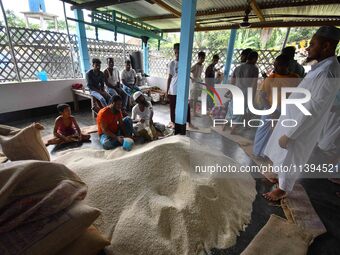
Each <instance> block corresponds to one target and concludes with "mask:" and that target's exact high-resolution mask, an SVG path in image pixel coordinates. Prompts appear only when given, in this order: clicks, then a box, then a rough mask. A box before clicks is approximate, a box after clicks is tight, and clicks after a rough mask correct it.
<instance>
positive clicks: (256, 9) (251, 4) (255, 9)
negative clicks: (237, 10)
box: [250, 0, 266, 22]
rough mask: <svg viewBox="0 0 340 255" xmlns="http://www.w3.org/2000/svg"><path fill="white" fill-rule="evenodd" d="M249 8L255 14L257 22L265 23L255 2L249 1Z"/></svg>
mask: <svg viewBox="0 0 340 255" xmlns="http://www.w3.org/2000/svg"><path fill="white" fill-rule="evenodd" d="M250 7H251V9H252V10H253V11H254V12H255V14H256V16H257V17H258V18H259V20H260V21H261V22H264V21H266V19H265V18H264V16H263V13H262V11H261V9H260V8H259V6H258V5H257V3H256V0H251V1H250Z"/></svg>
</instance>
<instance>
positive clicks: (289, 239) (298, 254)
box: [241, 214, 312, 255]
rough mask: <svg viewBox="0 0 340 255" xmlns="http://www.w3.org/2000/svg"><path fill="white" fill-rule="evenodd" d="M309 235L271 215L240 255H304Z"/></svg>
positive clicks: (309, 239)
mask: <svg viewBox="0 0 340 255" xmlns="http://www.w3.org/2000/svg"><path fill="white" fill-rule="evenodd" d="M311 239H312V237H311V235H310V234H308V233H305V232H304V231H303V230H302V229H301V228H299V226H297V225H296V224H293V223H290V222H288V221H287V220H286V219H283V218H281V217H279V216H277V215H274V214H272V215H271V216H270V218H269V220H268V222H267V223H266V225H265V226H264V227H263V228H262V229H261V230H260V231H259V233H257V235H256V236H255V237H254V239H253V240H252V241H251V242H250V244H249V245H248V247H247V248H246V249H245V250H244V251H243V252H242V253H241V255H282V254H289V255H306V254H307V250H308V246H309V244H310V242H311Z"/></svg>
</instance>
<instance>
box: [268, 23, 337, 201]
mask: <svg viewBox="0 0 340 255" xmlns="http://www.w3.org/2000/svg"><path fill="white" fill-rule="evenodd" d="M339 40H340V29H338V28H336V27H330V26H324V27H321V28H319V29H318V31H317V32H316V33H315V34H314V36H313V37H312V39H311V41H310V45H309V47H308V48H307V52H308V58H307V60H317V61H318V63H317V64H315V65H313V66H312V69H311V71H310V72H309V73H308V74H307V75H306V77H305V78H304V79H303V80H302V81H301V83H300V84H299V86H298V88H304V89H307V90H309V91H310V93H311V99H310V100H309V101H308V102H307V103H305V104H304V105H303V106H304V108H305V109H307V111H309V112H310V113H311V114H312V115H305V114H304V113H303V112H302V111H301V110H300V109H298V108H297V107H296V105H293V104H288V105H287V106H286V115H281V117H280V119H279V121H278V123H277V125H276V126H275V129H274V131H273V133H272V135H271V137H270V139H269V141H268V145H267V147H266V149H265V151H264V154H265V155H267V156H268V157H269V158H270V159H271V161H272V162H273V167H275V168H276V169H280V168H281V171H279V172H278V184H279V187H278V188H276V189H274V190H273V191H271V192H268V193H265V194H263V196H264V197H265V198H266V199H268V200H270V201H278V200H280V199H282V198H284V197H285V196H286V195H287V193H288V192H290V191H292V189H293V187H294V184H295V181H296V179H297V178H298V177H299V172H300V169H303V168H304V167H305V166H306V163H307V162H308V159H309V157H310V156H311V154H312V151H313V149H314V147H315V145H316V143H317V141H318V139H319V137H320V134H321V131H322V129H323V126H324V125H325V123H326V121H327V117H328V114H327V113H328V112H329V111H330V109H331V107H332V105H333V103H334V100H335V96H336V93H337V91H338V89H339V88H340V83H339V78H340V64H339V62H338V61H337V59H336V57H335V49H336V46H337V44H338V42H339ZM297 98H301V94H300V93H292V94H291V95H290V97H289V99H297ZM281 110H282V109H281ZM291 119H293V120H295V121H296V122H297V125H296V126H294V127H293V126H291V127H287V126H283V122H282V121H285V120H291ZM307 167H308V165H307ZM283 168H285V171H282V169H283ZM286 170H289V171H286Z"/></svg>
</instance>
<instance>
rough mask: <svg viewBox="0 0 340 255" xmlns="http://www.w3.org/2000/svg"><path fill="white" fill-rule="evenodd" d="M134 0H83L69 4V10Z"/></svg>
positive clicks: (95, 7)
mask: <svg viewBox="0 0 340 255" xmlns="http://www.w3.org/2000/svg"><path fill="white" fill-rule="evenodd" d="M63 1H64V0H63ZM136 1H137V0H96V1H92V2H85V3H82V4H77V5H75V4H73V6H71V10H74V9H87V10H95V9H97V8H102V7H106V6H111V5H116V4H123V3H129V2H136Z"/></svg>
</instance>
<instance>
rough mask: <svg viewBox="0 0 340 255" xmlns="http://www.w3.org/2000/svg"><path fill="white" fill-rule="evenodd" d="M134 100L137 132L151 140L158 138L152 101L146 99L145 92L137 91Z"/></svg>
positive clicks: (133, 115)
mask: <svg viewBox="0 0 340 255" xmlns="http://www.w3.org/2000/svg"><path fill="white" fill-rule="evenodd" d="M133 100H134V101H135V102H136V105H135V106H134V107H133V108H132V116H131V118H132V121H133V123H136V124H135V127H134V129H135V133H136V134H137V135H138V136H140V137H143V138H144V139H145V140H147V141H150V140H154V139H157V131H156V129H155V127H154V124H153V121H152V117H153V109H152V104H151V102H148V101H146V99H145V97H144V95H143V93H142V92H141V91H137V92H135V93H134V94H133Z"/></svg>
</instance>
